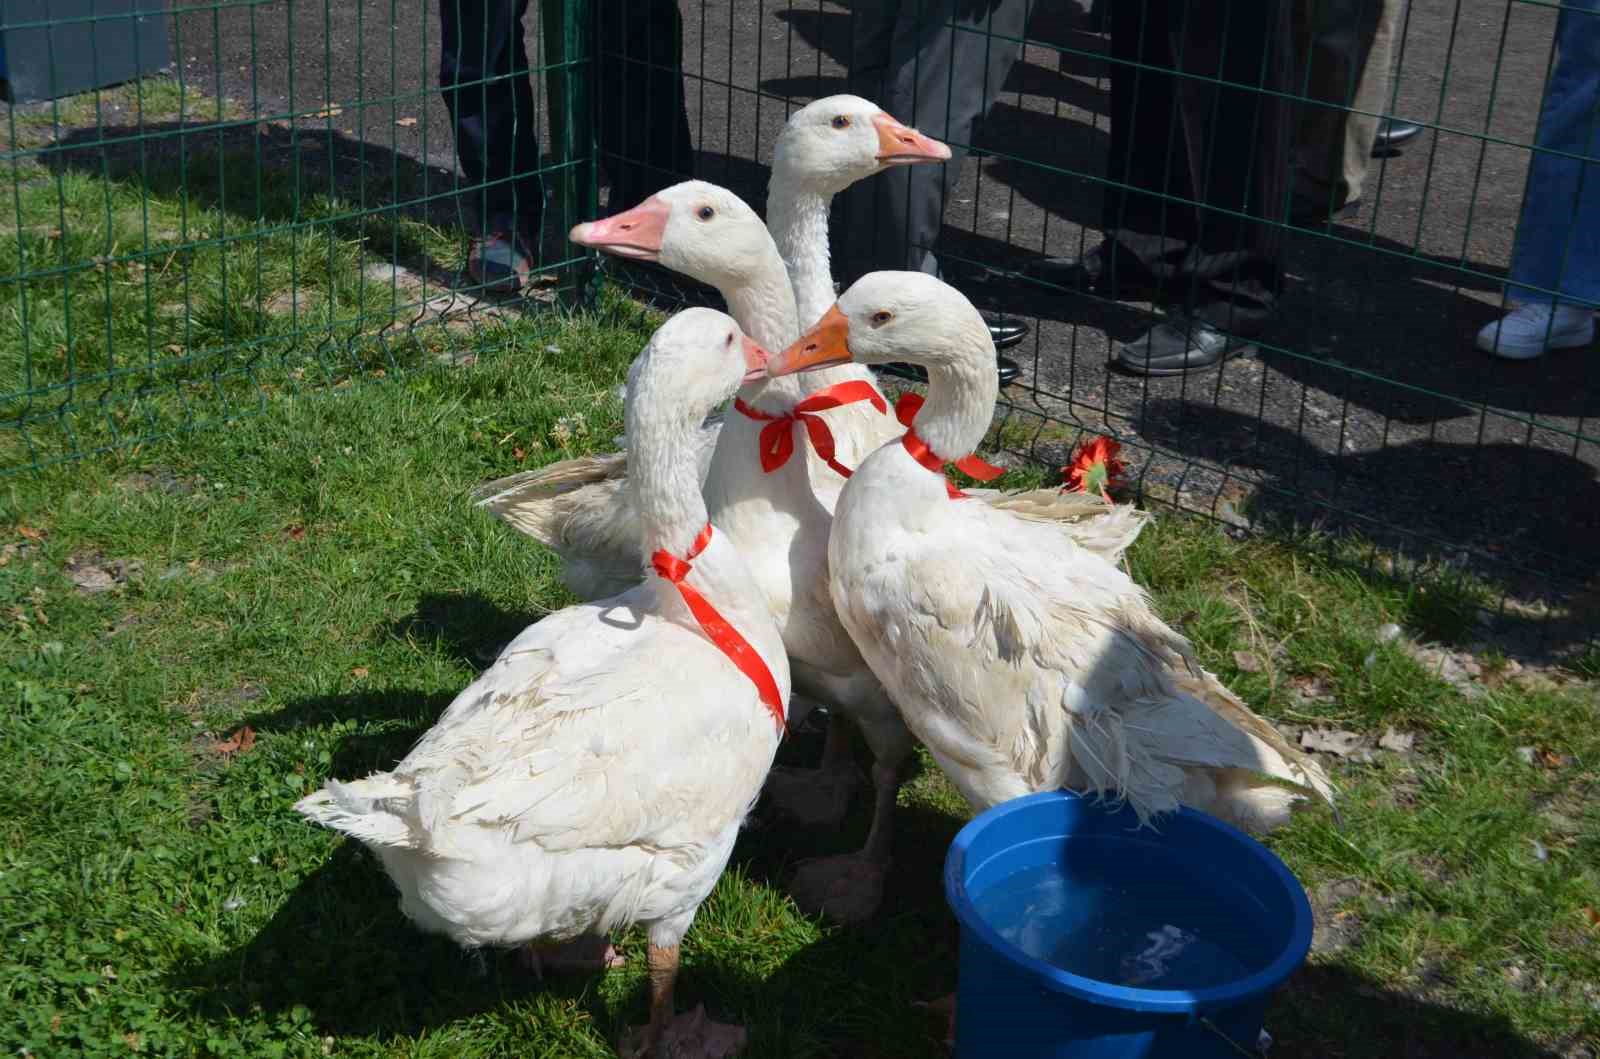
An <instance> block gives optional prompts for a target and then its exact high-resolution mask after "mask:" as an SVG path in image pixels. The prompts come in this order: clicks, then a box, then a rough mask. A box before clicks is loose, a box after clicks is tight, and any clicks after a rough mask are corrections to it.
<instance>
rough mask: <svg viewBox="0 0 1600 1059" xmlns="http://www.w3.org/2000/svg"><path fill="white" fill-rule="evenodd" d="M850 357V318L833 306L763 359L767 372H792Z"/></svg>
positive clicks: (822, 365)
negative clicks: (813, 323)
mask: <svg viewBox="0 0 1600 1059" xmlns="http://www.w3.org/2000/svg"><path fill="white" fill-rule="evenodd" d="M849 359H850V318H849V317H847V316H845V314H844V313H842V312H840V311H839V307H838V306H837V305H835V306H833V307H832V308H831V309H829V310H828V311H827V312H826V313H823V314H822V319H820V320H818V321H817V323H816V326H814V327H812V328H811V330H809V331H807V332H806V333H805V334H803V335H801V336H800V337H799V338H797V339H795V340H794V343H793V344H792V345H791V346H789V348H788V349H786V350H784V351H783V352H782V353H774V354H773V355H772V356H771V358H769V359H768V361H767V374H768V375H793V374H794V373H795V372H797V371H809V370H811V369H812V368H826V367H831V366H832V365H834V364H844V363H846V362H847V361H849Z"/></svg>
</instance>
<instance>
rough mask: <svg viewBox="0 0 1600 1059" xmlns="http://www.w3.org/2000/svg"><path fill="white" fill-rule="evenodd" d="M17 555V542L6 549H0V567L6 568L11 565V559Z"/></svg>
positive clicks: (13, 542)
mask: <svg viewBox="0 0 1600 1059" xmlns="http://www.w3.org/2000/svg"><path fill="white" fill-rule="evenodd" d="M16 554H17V544H16V542H15V541H12V542H11V543H10V544H8V545H6V546H5V547H4V548H0V566H4V565H6V564H7V563H9V562H10V561H11V557H12V556H13V555H16Z"/></svg>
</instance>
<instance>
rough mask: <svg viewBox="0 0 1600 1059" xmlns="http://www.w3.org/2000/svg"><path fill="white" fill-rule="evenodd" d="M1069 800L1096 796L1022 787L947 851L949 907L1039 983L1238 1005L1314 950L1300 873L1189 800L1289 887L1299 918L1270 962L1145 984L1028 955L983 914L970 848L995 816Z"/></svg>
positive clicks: (1139, 1001) (1195, 1009)
mask: <svg viewBox="0 0 1600 1059" xmlns="http://www.w3.org/2000/svg"><path fill="white" fill-rule="evenodd" d="M1065 801H1082V802H1091V803H1092V801H1093V799H1092V798H1088V797H1085V796H1084V795H1081V794H1078V793H1076V792H1074V791H1068V790H1057V791H1041V792H1039V793H1036V794H1028V795H1023V796H1022V797H1020V798H1015V799H1012V800H1011V801H1008V802H1002V803H1001V804H999V805H996V806H994V807H992V808H990V809H987V810H985V811H984V812H982V813H979V814H978V815H977V816H975V817H973V818H972V820H970V821H969V822H968V823H967V824H966V826H965V827H963V828H962V829H961V830H960V831H959V832H958V833H957V834H956V837H955V839H954V840H953V841H952V842H951V843H950V849H949V852H948V853H946V855H945V864H944V892H945V900H946V901H947V902H948V903H949V905H950V909H951V911H952V912H954V913H955V917H956V920H957V922H959V923H960V925H961V929H962V930H963V931H970V932H971V933H973V934H975V935H977V937H978V939H979V940H981V941H982V942H983V943H984V944H986V945H988V946H989V947H990V948H991V949H993V950H995V951H996V952H999V953H1001V954H1003V955H1004V956H1005V957H1006V958H1007V959H1009V960H1011V961H1012V962H1013V963H1015V964H1017V965H1018V966H1020V967H1022V968H1023V969H1025V970H1027V971H1029V972H1030V973H1032V974H1033V976H1034V977H1035V979H1037V980H1038V983H1039V985H1040V986H1041V987H1043V988H1046V989H1050V990H1052V991H1055V992H1059V993H1065V994H1067V995H1069V996H1073V997H1076V998H1078V999H1080V1000H1088V1001H1093V1002H1095V1003H1098V1004H1104V1005H1109V1006H1112V1007H1117V1008H1121V1009H1123V1010H1127V1011H1148V1012H1156V1013H1162V1014H1186V1015H1190V1016H1199V1015H1202V1014H1206V1013H1209V1012H1214V1011H1221V1010H1225V1009H1227V1008H1231V1007H1235V1006H1237V1005H1239V1004H1241V1003H1243V1002H1245V1001H1248V1000H1250V999H1252V998H1254V997H1256V996H1260V995H1263V994H1266V993H1269V992H1271V991H1272V990H1274V989H1276V988H1277V987H1278V986H1280V985H1282V984H1283V983H1284V981H1286V980H1287V979H1288V977H1289V975H1291V974H1293V973H1294V971H1295V969H1296V968H1297V967H1299V966H1300V965H1301V964H1302V963H1304V962H1305V958H1306V955H1307V953H1309V952H1310V951H1311V932H1312V918H1311V901H1310V899H1309V898H1307V897H1306V891H1305V887H1304V886H1303V885H1302V884H1301V882H1300V880H1299V879H1298V878H1296V877H1295V874H1294V873H1293V872H1292V871H1290V870H1289V866H1288V865H1286V864H1285V863H1283V860H1282V859H1281V858H1280V857H1279V856H1278V855H1277V854H1275V853H1273V852H1272V851H1271V850H1270V849H1268V848H1267V847H1266V846H1264V845H1262V844H1261V843H1260V842H1258V841H1256V840H1255V839H1254V838H1251V837H1250V836H1249V835H1247V834H1245V833H1244V832H1243V831H1241V830H1239V829H1238V828H1236V827H1233V826H1232V825H1230V824H1225V823H1223V822H1222V821H1221V820H1218V819H1217V818H1215V817H1213V816H1210V815H1208V814H1206V813H1202V812H1198V811H1196V810H1194V809H1191V808H1189V807H1188V806H1180V807H1179V808H1178V809H1177V810H1176V815H1180V816H1182V817H1183V818H1184V819H1185V820H1187V821H1188V822H1190V823H1191V824H1194V825H1197V826H1199V827H1201V828H1208V829H1210V830H1212V831H1214V832H1216V833H1218V834H1220V835H1223V836H1226V837H1228V838H1232V839H1234V840H1236V841H1237V842H1239V844H1240V845H1241V846H1242V847H1243V848H1244V849H1245V850H1247V851H1248V852H1249V853H1250V855H1251V856H1253V857H1255V858H1256V859H1257V860H1258V861H1260V862H1261V863H1263V864H1264V865H1265V866H1266V867H1267V869H1268V871H1269V873H1270V874H1271V875H1272V877H1273V878H1274V879H1275V880H1277V882H1278V883H1279V884H1280V885H1282V886H1283V887H1284V888H1285V890H1287V891H1288V893H1289V903H1290V905H1291V906H1292V907H1293V908H1294V923H1293V925H1292V926H1291V928H1290V931H1289V939H1288V941H1287V942H1286V943H1285V945H1284V947H1283V950H1282V951H1281V952H1280V953H1279V954H1278V956H1277V957H1276V958H1275V959H1274V960H1273V961H1272V962H1271V963H1269V964H1268V965H1267V966H1266V967H1264V968H1262V969H1261V970H1259V971H1257V972H1256V973H1254V974H1252V975H1249V976H1248V977H1246V978H1241V979H1239V980H1237V981H1234V982H1229V983H1227V984H1225V985H1220V986H1212V987H1210V988H1208V989H1140V988H1137V987H1135V986H1122V985H1114V984H1113V983H1110V982H1102V981H1100V980H1099V979H1096V978H1087V977H1084V976H1083V975H1077V974H1073V973H1072V972H1070V971H1065V970H1062V969H1061V968H1059V967H1056V966H1055V965H1053V964H1050V963H1046V962H1045V961H1043V960H1040V959H1037V958H1035V957H1033V956H1030V955H1028V954H1027V953H1025V952H1023V951H1022V950H1021V949H1020V948H1018V947H1017V946H1015V945H1013V944H1012V943H1011V942H1009V941H1007V940H1006V939H1004V938H1002V937H1001V936H1000V933H999V932H998V931H996V930H995V929H994V928H993V927H991V926H990V925H989V924H988V923H987V922H985V921H984V919H983V917H982V916H980V915H979V914H978V910H977V906H976V905H975V904H974V903H973V901H972V897H971V895H970V894H969V893H968V892H967V886H966V882H965V880H964V879H963V878H962V871H963V868H964V867H965V862H966V857H967V852H968V850H969V849H970V848H971V846H972V844H973V842H974V841H976V840H977V837H978V835H979V834H980V833H982V832H983V831H984V830H985V829H987V828H988V827H990V826H992V825H993V824H994V823H995V822H996V821H998V820H1000V819H1003V818H1004V817H1006V816H1010V815H1012V814H1013V813H1018V812H1023V811H1025V810H1027V809H1030V808H1032V807H1033V806H1036V805H1038V804H1040V803H1042V802H1065Z"/></svg>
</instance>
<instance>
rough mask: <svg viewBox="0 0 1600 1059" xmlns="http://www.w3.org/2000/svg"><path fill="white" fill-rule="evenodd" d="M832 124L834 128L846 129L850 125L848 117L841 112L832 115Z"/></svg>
mask: <svg viewBox="0 0 1600 1059" xmlns="http://www.w3.org/2000/svg"><path fill="white" fill-rule="evenodd" d="M832 124H833V127H834V128H836V129H848V128H849V127H850V119H849V118H847V117H845V116H844V115H843V114H835V115H834V116H833V123H832Z"/></svg>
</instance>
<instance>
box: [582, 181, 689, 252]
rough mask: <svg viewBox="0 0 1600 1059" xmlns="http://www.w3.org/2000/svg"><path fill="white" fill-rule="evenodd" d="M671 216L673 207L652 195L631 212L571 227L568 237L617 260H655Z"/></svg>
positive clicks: (626, 211)
mask: <svg viewBox="0 0 1600 1059" xmlns="http://www.w3.org/2000/svg"><path fill="white" fill-rule="evenodd" d="M671 215H672V207H671V206H668V205H667V204H666V203H665V202H663V201H661V199H660V198H658V197H657V196H655V195H651V196H650V197H649V198H647V199H645V200H644V201H643V202H641V203H639V205H637V206H635V207H634V208H633V209H631V210H624V211H623V212H621V213H617V214H613V215H612V216H610V217H605V218H602V219H601V220H598V221H585V222H584V223H582V224H579V225H574V226H573V229H572V232H571V234H570V235H568V237H567V238H569V239H571V240H572V241H573V242H574V243H577V244H578V245H579V246H588V247H593V248H594V249H596V250H604V251H605V252H606V253H608V254H615V255H616V256H618V257H626V258H632V259H633V260H635V261H655V260H656V259H657V258H659V257H660V256H661V240H662V238H663V237H664V235H665V234H666V230H667V218H668V217H670V216H671Z"/></svg>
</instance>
